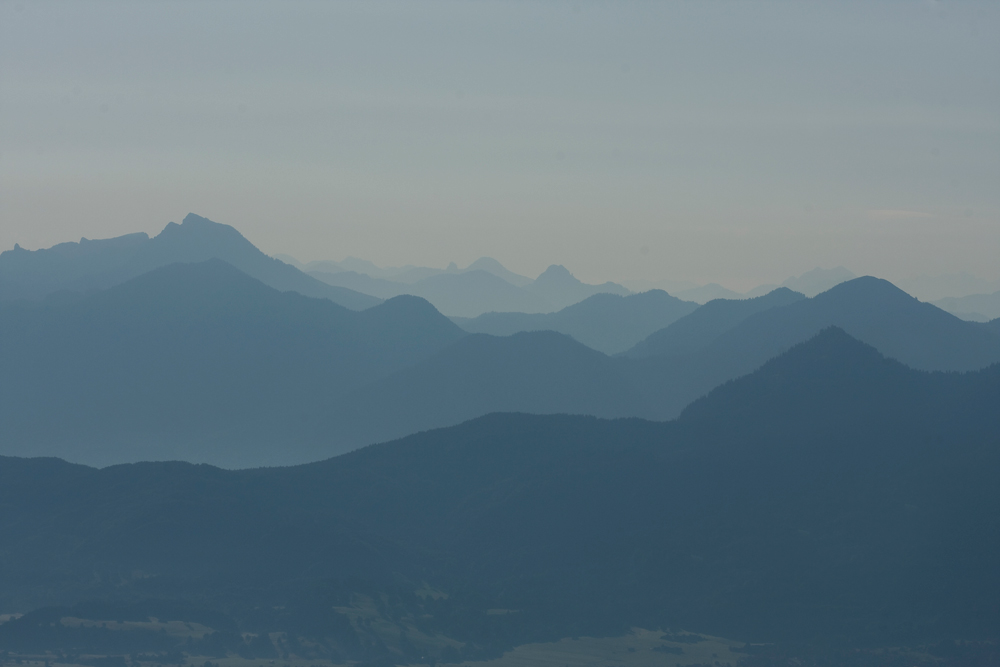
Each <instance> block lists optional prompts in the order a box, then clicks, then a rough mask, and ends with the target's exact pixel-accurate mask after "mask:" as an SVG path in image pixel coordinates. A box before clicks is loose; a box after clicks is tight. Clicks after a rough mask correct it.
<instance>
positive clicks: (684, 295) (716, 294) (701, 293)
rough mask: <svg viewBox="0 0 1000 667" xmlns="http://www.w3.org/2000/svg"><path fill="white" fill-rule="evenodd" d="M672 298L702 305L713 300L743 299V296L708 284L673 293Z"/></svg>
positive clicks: (717, 285)
mask: <svg viewBox="0 0 1000 667" xmlns="http://www.w3.org/2000/svg"><path fill="white" fill-rule="evenodd" d="M674 296H676V297H677V298H678V299H684V300H685V301H694V302H695V303H702V304H704V303H708V302H709V301H714V300H715V299H740V298H743V295H742V294H740V293H739V292H734V291H733V290H731V289H727V288H725V287H723V286H722V285H720V284H718V283H709V284H708V285H701V286H700V287H691V288H689V289H684V290H679V291H677V292H674Z"/></svg>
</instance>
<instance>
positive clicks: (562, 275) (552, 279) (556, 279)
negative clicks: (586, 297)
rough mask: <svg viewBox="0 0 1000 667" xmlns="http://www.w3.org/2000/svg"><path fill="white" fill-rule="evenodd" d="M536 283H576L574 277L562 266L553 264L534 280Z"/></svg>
mask: <svg viewBox="0 0 1000 667" xmlns="http://www.w3.org/2000/svg"><path fill="white" fill-rule="evenodd" d="M535 282H536V283H567V282H572V283H578V282H580V281H579V280H577V278H576V276H574V275H573V274H572V273H570V272H569V269H567V268H566V267H565V266H563V265H562V264H553V265H552V266H550V267H549V268H547V269H545V270H544V271H542V273H541V274H540V275H539V276H538V277H537V278H535Z"/></svg>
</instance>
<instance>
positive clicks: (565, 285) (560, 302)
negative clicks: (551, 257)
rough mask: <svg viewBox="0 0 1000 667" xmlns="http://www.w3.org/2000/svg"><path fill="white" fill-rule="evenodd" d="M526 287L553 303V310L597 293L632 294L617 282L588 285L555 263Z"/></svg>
mask: <svg viewBox="0 0 1000 667" xmlns="http://www.w3.org/2000/svg"><path fill="white" fill-rule="evenodd" d="M525 289H527V290H528V291H530V292H531V293H532V294H536V295H538V296H539V297H541V298H543V299H545V300H546V301H548V302H549V303H550V304H552V306H553V308H552V310H561V309H563V308H565V307H566V306H571V305H573V304H574V303H579V302H580V301H583V300H584V299H586V298H587V297H591V296H593V295H595V294H601V293H607V294H618V295H620V296H626V295H628V294H631V292H630V291H629V290H628V289H626V288H625V287H622V286H621V285H619V284H617V283H612V282H607V283H603V284H601V285H588V284H586V283H584V282H581V281H580V280H578V279H577V278H576V277H575V276H574V275H573V274H572V273H570V272H569V270H567V269H566V267H564V266H560V265H559V264H553V265H552V266H550V267H549V268H547V269H545V271H543V272H542V273H541V275H539V276H538V277H537V278H535V281H534V282H533V283H531V284H530V285H528V286H527V287H526V288H525Z"/></svg>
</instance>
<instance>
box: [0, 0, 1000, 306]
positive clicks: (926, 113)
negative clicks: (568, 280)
mask: <svg viewBox="0 0 1000 667" xmlns="http://www.w3.org/2000/svg"><path fill="white" fill-rule="evenodd" d="M188 211H194V212H197V213H199V214H201V215H204V216H207V217H209V218H212V219H213V220H216V221H218V222H224V223H228V224H231V225H234V226H235V227H237V228H238V229H239V230H240V231H242V232H243V233H244V235H246V236H247V237H248V238H249V239H250V240H251V241H253V242H254V243H255V244H257V245H258V247H260V248H261V249H262V250H264V251H265V252H270V253H289V254H291V255H294V256H296V257H299V258H300V259H303V260H311V259H341V258H343V257H344V256H346V255H354V256H359V257H364V258H367V259H371V260H373V261H375V262H376V263H379V264H383V265H387V264H393V265H394V264H404V263H413V264H423V265H431V266H444V265H446V264H447V263H448V262H450V261H455V262H457V263H458V264H459V265H465V264H468V263H469V262H471V261H472V260H474V259H476V258H477V257H479V256H481V255H492V256H494V257H496V258H497V259H499V260H500V261H502V262H503V263H504V264H506V265H507V266H509V267H510V268H511V269H513V270H516V271H519V272H521V273H524V274H527V275H531V276H534V275H537V274H538V273H539V272H540V271H542V270H543V269H544V268H545V267H546V266H547V265H548V264H551V263H561V264H564V265H566V266H567V267H568V268H570V269H571V270H572V271H573V272H574V273H575V274H577V275H578V276H579V277H581V278H584V279H587V280H590V281H603V280H607V279H612V280H620V279H626V278H645V279H661V278H673V279H691V280H695V281H698V282H708V281H717V282H721V283H723V284H726V285H729V286H732V287H737V288H741V287H751V286H753V285H755V284H757V283H760V282H771V281H780V280H781V279H783V278H785V277H787V276H789V275H792V274H798V273H801V272H803V271H805V270H808V269H811V268H813V267H815V266H827V267H829V266H834V265H838V264H843V265H845V266H847V267H848V268H850V269H851V270H853V271H854V272H856V273H859V274H860V273H871V274H875V275H880V276H883V277H887V278H889V279H900V278H905V277H909V276H912V275H916V274H921V273H929V274H937V273H950V272H956V271H969V272H972V273H976V274H979V275H980V276H982V277H984V278H988V279H996V278H998V277H1000V2H995V1H991V2H982V3H972V2H968V3H958V2H954V3H953V2H882V3H878V2H874V3H873V2H857V3H850V2H822V3H821V2H806V1H803V2H781V3H761V2H757V3H713V2H697V3H693V2H692V3H683V2H600V3H598V2H560V1H551V2H516V1H512V0H505V1H503V2H479V1H476V2H473V1H468V2H421V1H418V0H405V1H404V2H390V3H382V2H364V3H361V2H356V3H352V2H310V3H295V2H271V3H256V2H250V1H248V0H239V1H238V2H218V1H215V2H138V1H135V0H130V1H128V2H125V1H122V2H107V3H94V2H85V1H81V0H74V1H72V2H62V3H46V2H38V1H36V0H23V1H22V2H10V1H5V0H4V1H0V249H8V248H11V247H13V245H14V243H15V242H16V243H20V244H21V245H22V246H24V247H26V248H30V249H34V248H39V247H46V246H49V245H52V244H54V243H58V242H60V241H66V240H79V238H80V237H81V236H86V237H88V238H101V237H107V236H114V235H118V234H123V233H127V232H132V231H146V232H149V233H150V234H155V233H157V232H158V231H159V230H160V229H161V228H162V227H163V226H164V225H165V224H166V223H167V222H168V221H170V220H175V221H179V220H180V219H181V218H183V216H184V215H185V214H186V213H187V212H188Z"/></svg>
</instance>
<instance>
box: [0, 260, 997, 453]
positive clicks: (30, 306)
mask: <svg viewBox="0 0 1000 667" xmlns="http://www.w3.org/2000/svg"><path fill="white" fill-rule="evenodd" d="M663 296H665V295H654V298H660V299H661V300H662V299H663ZM669 298H670V297H667V299H669ZM629 299H635V297H627V298H624V300H625V301H626V302H627V301H628V300H629ZM607 300H608V299H604V298H602V299H600V300H598V302H597V305H600V304H601V303H602V302H604V301H607ZM615 303H616V304H619V305H620V302H617V301H616V302H615ZM782 304H784V305H782ZM590 305H594V304H590ZM674 305H677V304H674ZM768 306H771V307H768ZM588 307H590V306H588ZM605 312H611V313H612V317H613V311H605ZM598 319H599V318H598ZM829 326H840V327H842V328H844V329H845V330H847V331H848V332H849V333H851V334H852V335H854V336H857V337H858V338H859V339H861V340H864V341H865V342H867V343H869V344H873V345H875V346H876V347H877V348H878V349H879V350H880V351H881V352H883V353H885V354H887V355H890V356H892V357H894V358H897V359H899V360H900V361H903V362H904V363H907V364H908V365H910V366H912V367H914V368H920V369H926V370H974V369H979V368H983V367H985V366H987V365H989V364H990V363H994V362H996V361H1000V336H998V334H997V332H996V330H995V327H992V325H985V324H979V323H974V322H965V321H962V320H960V319H958V318H955V317H954V316H952V315H949V314H947V313H945V312H944V311H941V310H939V309H937V308H936V307H934V306H932V305H929V304H923V303H920V302H918V301H916V300H915V299H912V298H911V297H909V296H908V295H906V294H905V293H903V292H901V291H900V290H898V289H896V288H895V287H893V286H892V285H891V284H889V283H887V282H885V281H880V280H877V279H874V278H859V279H856V280H854V281H850V282H847V283H842V284H841V285H838V286H837V287H835V288H833V289H831V290H829V291H828V292H825V293H823V294H821V295H818V296H817V297H814V298H813V299H805V298H803V297H801V295H798V294H795V293H794V292H791V291H789V290H777V291H775V292H773V293H772V294H771V295H768V296H765V297H760V298H758V299H753V300H746V301H717V302H713V303H710V304H707V305H706V306H703V307H702V308H699V309H697V310H694V311H692V312H691V313H690V314H688V315H686V316H685V317H682V318H680V319H678V320H676V321H675V322H674V323H673V324H671V325H670V326H668V327H666V328H665V329H663V330H661V331H660V332H657V333H655V334H653V335H652V336H650V337H649V339H647V341H645V342H643V343H640V344H638V345H637V346H636V347H635V348H633V350H631V351H630V352H628V353H626V354H625V355H623V356H622V357H620V358H611V357H608V356H607V355H605V354H602V353H601V352H599V351H596V350H594V349H591V348H588V347H586V346H585V345H583V344H581V343H580V342H578V341H576V340H574V339H573V338H571V337H569V336H567V335H564V334H559V333H555V332H544V331H543V332H523V333H518V334H516V335H512V336H500V337H498V336H489V335H484V334H472V335H467V334H466V333H465V332H464V331H462V330H461V329H460V328H459V327H458V326H456V325H455V324H454V323H452V322H451V321H449V320H448V319H447V318H445V317H444V316H443V315H441V314H440V313H438V312H437V311H435V310H434V308H433V307H432V306H431V305H430V304H428V303H427V302H426V301H423V300H422V299H419V298H417V297H396V298H394V299H391V300H389V301H387V302H385V303H384V304H382V305H380V306H378V307H375V308H371V309H368V310H366V311H361V312H360V313H359V312H354V311H350V310H348V309H345V308H341V307H338V306H336V304H332V303H330V302H329V301H328V300H315V299H309V298H306V297H302V296H301V295H298V294H294V293H281V292H278V291H276V290H273V289H271V288H268V287H266V286H265V285H263V284H261V283H260V282H258V281H255V280H254V279H252V278H250V277H249V276H246V275H245V274H242V273H241V272H239V271H236V270H235V269H234V268H233V267H230V266H228V265H226V264H224V263H222V262H221V261H219V260H213V261H211V262H209V263H203V264H200V265H199V264H191V265H173V266H170V267H165V268H163V269H159V270H157V271H154V272H151V273H149V274H146V275H144V276H140V277H139V278H135V279H133V280H132V281H129V282H127V283H125V284H122V285H119V286H116V287H114V288H110V289H108V290H105V291H103V292H96V293H93V294H89V295H79V294H77V295H74V294H71V293H62V294H56V295H52V296H50V297H48V298H47V299H46V300H44V301H42V302H40V303H32V302H15V303H7V304H0V368H2V369H3V370H4V372H3V373H2V374H0V397H2V398H3V400H2V401H0V442H2V443H3V444H2V449H0V453H2V454H8V455H10V454H19V455H23V454H30V453H34V454H45V455H56V456H60V457H63V458H66V459H68V460H72V461H77V462H81V463H88V464H94V465H107V464H110V463H118V462H128V461H139V460H150V459H153V460H163V459H182V460H188V461H196V462H208V463H213V464H216V465H222V466H226V467H253V466H262V465H287V464H293V463H304V462H308V461H315V460H318V459H322V458H325V457H328V456H331V455H333V454H336V453H339V452H343V451H347V450H349V449H353V448H356V447H359V446H363V445H366V444H369V443H372V442H377V441H382V440H389V439H392V438H397V437H401V436H404V435H407V434H410V433H414V432H416V431H419V430H423V429H430V428H439V427H444V426H449V425H453V424H457V423H460V422H463V421H465V420H468V419H472V418H475V417H477V416H481V415H484V414H487V413H490V412H496V411H522V412H531V413H538V414H549V413H569V414H584V415H595V416H600V417H608V418H610V417H643V418H647V419H671V418H673V417H676V416H677V415H678V414H679V413H680V412H681V410H682V409H683V408H684V407H685V406H687V405H688V404H689V403H691V402H692V401H694V400H695V399H697V398H698V397H699V396H702V395H703V394H705V393H706V392H708V391H710V390H711V389H712V388H714V387H716V386H718V385H720V384H722V383H725V382H726V381H729V380H732V379H734V378H737V377H740V376H742V375H745V374H747V373H750V372H752V371H753V370H755V369H756V368H757V367H759V366H760V365H761V364H763V363H765V362H766V361H767V360H768V359H770V358H772V357H774V356H777V355H779V354H781V353H782V352H783V351H784V350H786V349H788V348H790V347H792V346H793V345H795V344H797V343H799V342H802V341H804V340H807V339H808V338H810V337H811V336H814V335H815V334H816V333H818V332H819V331H820V330H822V329H824V328H826V327H829ZM275 443H278V444H275Z"/></svg>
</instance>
